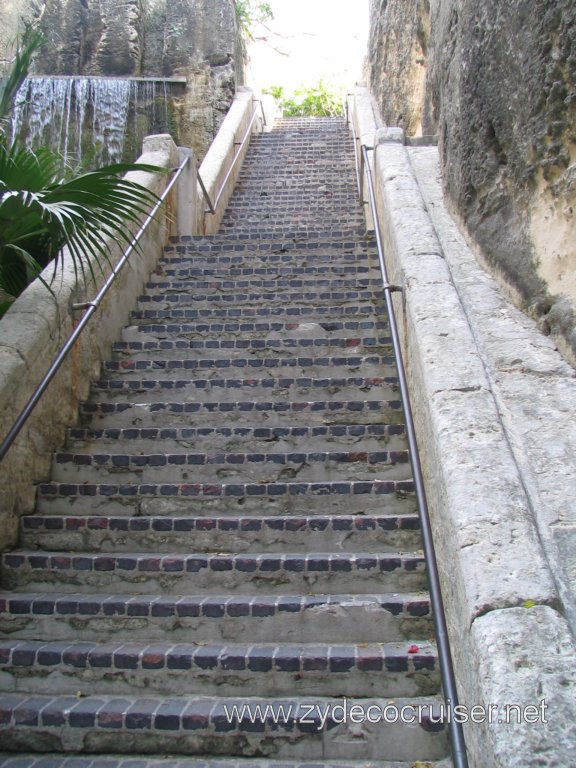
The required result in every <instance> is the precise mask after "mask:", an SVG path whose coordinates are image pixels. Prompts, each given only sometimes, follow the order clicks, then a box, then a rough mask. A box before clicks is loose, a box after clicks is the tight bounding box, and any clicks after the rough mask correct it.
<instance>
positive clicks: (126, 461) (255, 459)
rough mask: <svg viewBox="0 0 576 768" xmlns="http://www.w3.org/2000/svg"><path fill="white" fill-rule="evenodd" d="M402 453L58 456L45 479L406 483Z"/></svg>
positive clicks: (404, 454) (405, 456) (407, 469)
mask: <svg viewBox="0 0 576 768" xmlns="http://www.w3.org/2000/svg"><path fill="white" fill-rule="evenodd" d="M411 477H412V469H411V467H410V464H409V460H408V451H407V450H404V451H358V450H356V451H345V450H340V451H316V452H310V451H305V450H300V451H291V452H280V451H274V452H268V453H254V452H245V453H240V452H237V451H236V452H232V453H230V452H228V453H216V452H214V453H213V452H210V453H197V452H195V453H173V454H170V453H168V454H167V453H161V452H160V450H159V449H157V450H156V451H155V452H154V453H137V454H134V453H133V454H128V453H118V452H115V453H73V452H66V451H58V452H57V453H56V454H55V455H54V458H53V461H52V472H51V478H52V480H53V481H54V482H57V483H68V482H71V483H75V482H86V483H107V482H113V483H116V482H122V483H133V482H136V483H156V484H158V483H183V482H188V481H190V480H193V479H200V478H201V479H202V482H204V483H206V482H241V483H250V482H252V483H255V482H258V483H260V482H267V483H274V482H282V481H285V480H287V479H296V478H297V479H298V481H300V482H311V483H313V482H324V481H354V480H370V479H378V480H386V479H393V480H407V479H409V478H411Z"/></svg>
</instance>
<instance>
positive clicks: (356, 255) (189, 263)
mask: <svg viewBox="0 0 576 768" xmlns="http://www.w3.org/2000/svg"><path fill="white" fill-rule="evenodd" d="M334 263H337V264H339V265H340V266H342V267H370V268H372V269H374V270H379V265H378V259H377V257H376V249H375V247H374V246H372V245H365V244H362V243H361V244H358V243H347V244H342V245H340V247H335V246H334V245H332V246H328V245H325V246H322V247H320V244H319V243H316V244H314V243H307V244H306V245H305V246H304V247H302V246H301V245H300V244H297V243H294V242H292V241H290V240H287V241H284V240H282V239H279V240H278V241H277V242H275V243H266V242H260V241H255V242H253V243H248V242H247V241H241V242H240V243H239V244H236V245H234V246H232V247H229V248H226V249H223V248H219V247H212V246H208V247H202V246H201V247H199V248H197V247H195V246H193V245H190V244H182V245H176V246H168V247H167V248H165V249H164V251H163V254H162V256H161V258H160V259H159V261H158V268H159V269H183V268H189V267H193V268H196V269H198V268H209V269H212V268H217V269H222V270H225V269H235V268H248V269H253V268H256V267H258V268H266V269H278V268H281V267H286V268H289V269H293V268H296V269H298V268H308V267H314V266H316V267H328V266H330V265H332V264H334Z"/></svg>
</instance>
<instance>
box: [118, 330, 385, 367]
mask: <svg viewBox="0 0 576 768" xmlns="http://www.w3.org/2000/svg"><path fill="white" fill-rule="evenodd" d="M188 329H189V330H190V336H191V338H187V336H186V331H187V330H188ZM194 330H195V327H194V325H192V324H190V325H189V324H179V325H170V324H154V325H143V326H141V327H140V328H137V327H135V326H133V327H132V328H131V329H130V330H127V331H126V332H125V334H124V336H125V339H126V340H125V341H120V342H117V343H116V344H114V348H113V351H114V357H115V359H116V360H120V359H123V358H124V359H125V358H126V357H127V356H132V355H134V354H137V355H138V357H139V358H140V359H153V360H172V359H174V358H176V359H182V357H185V358H186V359H188V360H191V361H192V360H194V361H196V362H197V364H198V365H205V366H207V367H212V364H213V363H215V364H216V365H217V366H221V367H223V368H226V367H229V366H232V365H235V364H236V362H235V361H236V360H255V361H258V360H267V359H271V360H294V359H297V358H299V357H300V358H302V357H304V356H307V357H308V356H310V357H314V358H317V357H320V356H322V357H326V356H328V357H329V356H339V357H341V356H349V355H353V356H357V355H382V356H383V357H384V361H383V362H384V364H386V365H389V364H390V362H391V347H390V343H389V339H388V337H386V336H358V335H353V332H352V331H351V332H350V335H349V336H348V337H345V338H341V337H338V338H329V337H327V338H318V337H311V338H306V337H305V336H304V334H302V335H301V338H284V339H274V338H270V337H268V338H265V339H250V338H246V339H243V338H240V339H238V338H233V339H223V340H221V339H213V338H197V337H196V334H195V333H194ZM356 334H357V332H356ZM215 361H217V362H215ZM190 364H191V365H193V363H190ZM254 364H255V365H256V366H258V365H259V363H257V362H256V363H254ZM262 365H264V366H265V365H266V363H262Z"/></svg>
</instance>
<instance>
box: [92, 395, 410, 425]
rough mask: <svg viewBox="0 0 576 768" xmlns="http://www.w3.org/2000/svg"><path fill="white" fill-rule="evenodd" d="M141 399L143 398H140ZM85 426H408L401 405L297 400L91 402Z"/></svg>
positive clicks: (394, 403)
mask: <svg viewBox="0 0 576 768" xmlns="http://www.w3.org/2000/svg"><path fill="white" fill-rule="evenodd" d="M135 399H137V398H135ZM80 418H81V423H82V424H84V425H88V424H91V425H94V426H102V427H132V426H139V425H142V424H145V425H146V426H149V427H174V426H185V425H191V426H210V427H213V426H215V425H216V424H217V423H218V421H219V420H221V419H222V418H225V419H226V420H227V423H229V424H230V425H234V426H253V425H254V419H255V418H256V419H257V423H262V422H263V419H265V420H266V422H265V423H266V425H267V426H272V427H274V426H288V425H291V426H299V425H302V424H306V425H322V426H324V425H332V424H346V423H350V424H371V423H374V422H379V423H388V424H402V423H403V420H404V417H403V412H402V408H401V403H400V401H399V400H388V401H382V400H364V401H362V402H360V401H358V400H346V399H342V400H313V401H312V400H310V401H308V400H297V401H296V400H295V401H292V402H290V401H286V400H285V399H279V400H269V399H266V400H265V401H254V400H238V401H237V402H227V403H223V402H218V401H211V402H183V401H181V402H167V401H164V402H153V403H152V402H151V403H139V402H121V401H120V400H119V399H117V398H115V399H114V400H110V401H108V402H97V403H96V402H87V403H82V404H81V405H80Z"/></svg>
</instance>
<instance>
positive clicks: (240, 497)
mask: <svg viewBox="0 0 576 768" xmlns="http://www.w3.org/2000/svg"><path fill="white" fill-rule="evenodd" d="M37 511H38V512H39V513H41V514H50V515H57V514H69V513H70V512H73V513H74V514H79V515H87V516H93V515H97V514H104V515H111V516H115V515H116V516H118V515H119V516H128V517H131V516H146V517H154V516H167V515H176V516H203V517H212V516H214V515H228V514H233V515H237V514H238V513H239V512H241V514H242V515H244V516H245V515H250V516H252V515H254V516H256V517H259V516H268V517H269V516H276V515H297V516H302V515H304V514H308V515H314V516H315V515H325V514H327V513H329V514H332V515H340V514H351V515H355V514H367V515H371V514H382V513H386V514H411V513H413V512H414V511H415V496H414V484H413V482H412V481H410V480H394V481H392V480H387V481H382V480H378V481H374V480H365V481H353V482H342V481H338V482H326V481H324V482H321V483H315V482H309V483H304V482H302V483H297V482H274V483H261V482H255V483H224V484H223V483H207V484H201V483H181V484H175V483H172V484H169V483H158V484H152V483H147V484H134V483H125V484H113V483H107V484H98V483H86V482H82V483H54V482H49V483H40V484H39V486H38V496H37Z"/></svg>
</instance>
